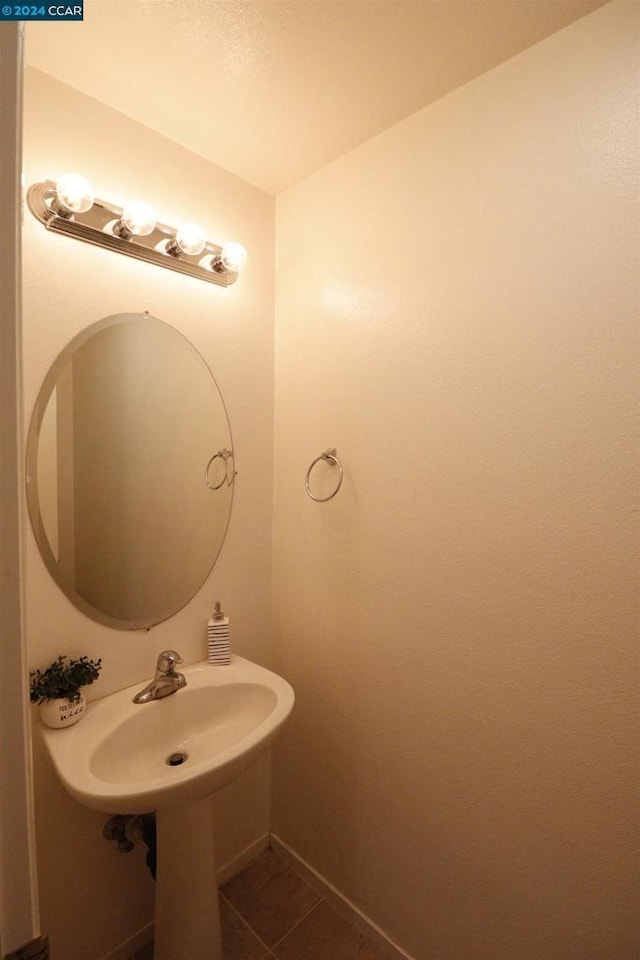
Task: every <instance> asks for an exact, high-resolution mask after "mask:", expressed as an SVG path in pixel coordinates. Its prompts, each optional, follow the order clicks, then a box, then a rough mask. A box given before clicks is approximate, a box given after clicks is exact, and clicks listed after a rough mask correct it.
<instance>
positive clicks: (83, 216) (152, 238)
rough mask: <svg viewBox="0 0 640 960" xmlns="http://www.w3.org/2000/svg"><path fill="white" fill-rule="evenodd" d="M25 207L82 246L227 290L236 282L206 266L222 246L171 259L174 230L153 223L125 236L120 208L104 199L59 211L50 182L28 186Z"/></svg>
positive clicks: (235, 276) (231, 276)
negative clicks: (80, 208)
mask: <svg viewBox="0 0 640 960" xmlns="http://www.w3.org/2000/svg"><path fill="white" fill-rule="evenodd" d="M27 204H28V206H29V209H30V210H31V213H32V214H33V215H34V217H36V218H37V219H38V220H39V221H40V223H42V224H44V226H45V227H46V228H47V230H53V231H54V232H55V233H62V234H65V236H67V237H75V239H76V240H84V241H85V243H91V244H93V245H94V246H98V247H104V248H105V249H106V250H112V251H113V252H114V253H122V254H124V255H125V256H127V257H135V258H136V260H146V262H147V263H154V264H155V265H156V266H157V267H165V268H166V269H168V270H176V271H177V272H178V273H184V274H187V275H188V276H190V277H198V278H199V279H200V280H206V281H207V282H208V283H215V284H217V285H218V286H222V287H228V286H230V285H231V284H232V283H235V281H236V280H237V279H238V274H237V273H234V272H233V271H230V270H226V271H223V272H220V271H219V270H218V269H212V267H211V266H210V264H213V263H217V262H218V261H219V259H220V255H221V252H222V247H221V246H219V245H218V244H215V243H209V242H208V241H207V242H206V243H205V247H204V250H203V251H202V252H201V253H198V254H197V255H194V256H191V255H189V254H186V253H180V255H179V256H175V255H172V254H171V253H168V252H167V248H168V247H169V246H170V245H171V244H173V243H174V241H175V236H176V229H175V228H174V227H171V226H168V225H167V224H164V223H156V225H155V227H154V229H153V230H152V231H151V233H149V234H147V235H146V236H138V235H136V234H130V235H129V236H127V233H126V232H125V233H124V236H123V235H122V233H123V231H122V230H118V228H117V227H116V225H117V224H119V223H120V222H121V218H122V207H118V206H116V205H115V204H112V203H109V202H108V201H106V200H100V199H99V198H97V197H96V198H95V200H94V201H93V205H92V206H91V209H89V210H87V211H86V212H82V213H78V212H67V211H65V210H61V208H60V207H59V205H58V201H57V200H56V183H55V182H54V181H53V180H45V181H44V183H34V184H33V185H32V186H31V187H29V190H28V191H27ZM114 227H115V232H114ZM119 234H120V235H119ZM205 261H206V262H205Z"/></svg>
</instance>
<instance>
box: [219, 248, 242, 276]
mask: <svg viewBox="0 0 640 960" xmlns="http://www.w3.org/2000/svg"><path fill="white" fill-rule="evenodd" d="M246 262H247V251H246V250H245V248H244V247H243V246H242V244H241V243H225V245H224V247H223V248H222V250H221V252H220V263H221V264H222V266H223V267H224V269H225V270H229V271H230V272H231V273H238V271H239V270H242V268H243V267H244V266H245V264H246Z"/></svg>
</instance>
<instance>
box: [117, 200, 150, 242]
mask: <svg viewBox="0 0 640 960" xmlns="http://www.w3.org/2000/svg"><path fill="white" fill-rule="evenodd" d="M120 222H121V223H122V225H123V226H124V228H125V230H126V231H127V232H128V233H130V234H132V233H133V234H135V235H136V236H137V237H147V236H148V235H149V234H150V233H152V232H153V229H154V227H155V225H156V215H155V213H154V210H153V208H152V207H150V206H149V204H148V203H143V202H142V200H129V201H128V202H127V203H125V205H124V207H123V210H122V217H121V220H120Z"/></svg>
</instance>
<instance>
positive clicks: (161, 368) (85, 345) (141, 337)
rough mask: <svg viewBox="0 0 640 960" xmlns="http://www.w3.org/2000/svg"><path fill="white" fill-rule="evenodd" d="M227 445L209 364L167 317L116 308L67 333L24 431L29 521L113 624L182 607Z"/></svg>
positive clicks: (139, 623)
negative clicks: (76, 332) (72, 333)
mask: <svg viewBox="0 0 640 960" xmlns="http://www.w3.org/2000/svg"><path fill="white" fill-rule="evenodd" d="M232 451H233V445H232V442H231V429H230V426H229V419H228V417H227V412H226V409H225V406H224V402H223V400H222V396H221V394H220V391H219V389H218V386H217V384H216V382H215V380H214V378H213V375H212V373H211V371H210V370H209V367H208V366H207V365H206V363H205V362H204V360H203V359H202V357H201V356H200V354H199V353H198V352H197V351H196V350H195V348H194V347H193V346H192V345H191V344H190V343H189V341H188V340H186V339H185V337H183V336H182V334H180V333H178V332H177V330H175V329H174V328H173V327H170V326H169V325H168V324H166V323H164V322H162V321H161V320H157V319H156V318H155V317H151V316H149V315H148V314H129V313H125V314H118V315H116V316H112V317H107V318H106V319H104V320H101V321H99V322H98V323H96V324H93V325H92V326H90V327H87V329H86V330H83V331H82V333H80V334H79V335H78V336H77V337H75V338H74V339H73V340H72V341H71V343H69V344H68V346H67V347H66V348H65V349H64V350H63V352H62V353H61V354H60V356H59V357H58V358H57V360H56V361H55V363H54V364H53V366H52V367H51V369H50V370H49V372H48V374H47V376H46V377H45V380H44V383H43V384H42V388H41V390H40V393H39V394H38V398H37V400H36V405H35V409H34V412H33V416H32V419H31V426H30V428H29V436H28V439H27V504H28V508H29V516H30V518H31V525H32V527H33V531H34V534H35V538H36V541H37V543H38V546H39V548H40V552H41V554H42V557H43V560H44V562H45V564H46V565H47V567H48V569H49V571H50V573H51V575H52V576H53V578H54V580H55V581H56V583H57V584H58V585H59V586H60V588H61V589H62V590H63V591H64V593H65V594H66V595H67V597H68V598H69V599H70V600H71V601H72V602H73V603H74V604H75V605H76V606H77V607H78V608H79V609H80V610H82V611H83V613H85V614H87V615H88V616H90V617H91V618H92V619H94V620H98V621H99V622H100V623H104V624H107V625H108V626H111V627H117V628H119V629H122V630H133V629H139V628H145V627H150V626H152V625H153V624H154V623H159V622H160V621H161V620H166V619H167V617H170V616H172V615H173V614H174V613H177V611H178V610H180V609H181V608H182V607H183V606H184V605H185V604H186V603H188V602H189V600H190V599H191V598H192V597H193V596H194V595H195V593H196V592H197V591H198V590H199V588H200V587H201V586H202V584H203V583H204V581H205V580H206V578H207V576H208V574H209V573H210V571H211V568H212V567H213V565H214V563H215V561H216V558H217V556H218V554H219V552H220V548H221V547H222V543H223V540H224V537H225V533H226V531H227V526H228V523H229V516H230V513H231V502H232V498H233V478H234V475H235V471H234V461H233V454H232Z"/></svg>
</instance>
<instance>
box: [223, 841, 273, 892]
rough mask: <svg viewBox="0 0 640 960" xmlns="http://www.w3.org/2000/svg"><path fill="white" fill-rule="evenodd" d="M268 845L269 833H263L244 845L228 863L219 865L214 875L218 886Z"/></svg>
mask: <svg viewBox="0 0 640 960" xmlns="http://www.w3.org/2000/svg"><path fill="white" fill-rule="evenodd" d="M268 846H269V834H268V833H265V834H264V836H262V837H259V838H258V839H257V840H254V841H253V843H250V844H249V846H248V847H245V849H244V850H242V851H241V852H240V853H239V854H238V855H237V856H236V857H234V858H233V860H230V861H229V863H225V865H224V866H223V867H220V868H219V870H217V871H216V876H217V878H218V886H219V887H221V886H223V884H225V883H226V882H227V880H231V878H232V877H235V875H236V874H237V873H241V872H242V870H244V868H245V867H247V866H248V865H249V864H250V863H251V861H252V860H255V859H256V857H257V856H259V855H260V854H261V853H262V851H263V850H266V849H267V847H268Z"/></svg>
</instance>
